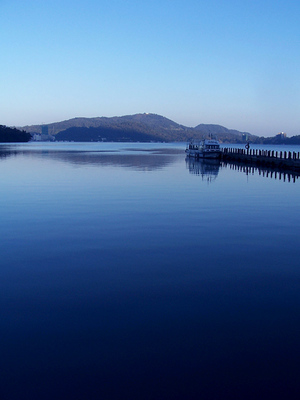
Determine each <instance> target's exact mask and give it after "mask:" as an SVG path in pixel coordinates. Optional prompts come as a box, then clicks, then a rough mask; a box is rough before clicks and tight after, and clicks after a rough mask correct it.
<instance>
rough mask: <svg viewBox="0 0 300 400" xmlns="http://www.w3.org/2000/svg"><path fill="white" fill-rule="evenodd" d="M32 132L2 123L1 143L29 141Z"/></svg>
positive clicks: (0, 130) (0, 126)
mask: <svg viewBox="0 0 300 400" xmlns="http://www.w3.org/2000/svg"><path fill="white" fill-rule="evenodd" d="M30 139H31V134H30V133H29V132H25V131H20V130H19V129H16V128H8V127H7V126H5V125H0V143H18V142H29V140H30Z"/></svg>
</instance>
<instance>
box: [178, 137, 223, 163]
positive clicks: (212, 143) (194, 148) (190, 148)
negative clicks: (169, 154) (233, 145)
mask: <svg viewBox="0 0 300 400" xmlns="http://www.w3.org/2000/svg"><path fill="white" fill-rule="evenodd" d="M185 152H186V154H187V156H188V157H195V158H219V157H220V156H221V147H220V143H219V141H218V140H216V139H203V140H201V141H199V142H195V141H193V140H192V141H191V142H190V143H188V145H187V147H186V150H185Z"/></svg>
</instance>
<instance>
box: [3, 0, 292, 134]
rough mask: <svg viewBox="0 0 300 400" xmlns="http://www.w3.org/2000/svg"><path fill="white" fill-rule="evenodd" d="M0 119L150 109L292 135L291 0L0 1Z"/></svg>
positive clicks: (184, 119)
mask: <svg viewBox="0 0 300 400" xmlns="http://www.w3.org/2000/svg"><path fill="white" fill-rule="evenodd" d="M0 13H1V14H0V16H1V24H0V49H1V56H0V124H4V125H8V126H23V125H27V124H28V125H32V124H41V123H51V122H57V121H62V120H65V119H69V118H73V117H101V116H106V117H111V116H121V115H127V114H136V113H143V112H149V113H156V114H160V115H163V116H165V117H167V118H170V119H172V120H174V121H175V122H178V123H180V124H184V125H186V126H196V125H198V124H200V123H212V124H220V125H223V126H226V127H227V128H231V129H238V130H240V131H248V132H250V133H253V134H256V135H259V136H274V135H275V134H277V133H278V132H281V131H284V132H286V133H287V134H288V136H292V135H300V1H299V0H151V1H148V2H146V1H143V0H76V1H74V0H73V1H71V0H49V1H45V0H26V1H24V0H0Z"/></svg>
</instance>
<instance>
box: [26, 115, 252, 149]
mask: <svg viewBox="0 0 300 400" xmlns="http://www.w3.org/2000/svg"><path fill="white" fill-rule="evenodd" d="M47 126H48V132H49V134H51V135H54V136H55V139H56V140H68V141H72V140H73V141H102V140H103V141H132V142H134V141H140V142H149V141H157V142H174V141H187V140H190V139H201V138H202V137H207V135H213V136H215V137H216V138H218V139H219V140H220V141H221V142H228V143H229V142H230V143H235V142H236V143H239V142H242V141H243V140H244V139H245V137H246V136H247V137H253V138H255V136H253V135H250V134H249V133H247V132H239V131H236V130H230V129H227V128H225V127H223V126H220V125H206V124H201V125H198V126H197V127H195V128H191V127H186V126H184V125H180V124H177V123H176V122H174V121H172V120H170V119H168V118H165V117H163V116H161V115H157V114H134V115H126V116H122V117H111V118H107V117H97V118H73V119H70V120H67V121H62V122H56V123H52V124H48V125H47ZM23 129H24V130H26V131H27V132H30V133H41V132H42V125H32V126H25V127H23Z"/></svg>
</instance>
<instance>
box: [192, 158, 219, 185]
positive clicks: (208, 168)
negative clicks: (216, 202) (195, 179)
mask: <svg viewBox="0 0 300 400" xmlns="http://www.w3.org/2000/svg"><path fill="white" fill-rule="evenodd" d="M185 162H186V165H187V168H188V169H189V171H190V173H191V174H195V175H200V176H201V177H202V180H206V181H207V182H208V183H210V182H212V181H213V180H215V179H216V178H217V176H218V174H219V170H220V166H221V163H220V160H208V159H206V160H205V159H198V160H196V159H195V158H193V157H187V158H186V159H185Z"/></svg>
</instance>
